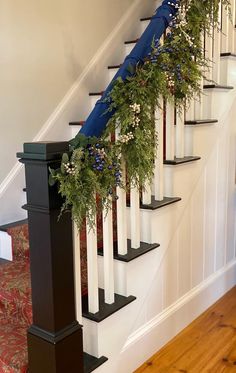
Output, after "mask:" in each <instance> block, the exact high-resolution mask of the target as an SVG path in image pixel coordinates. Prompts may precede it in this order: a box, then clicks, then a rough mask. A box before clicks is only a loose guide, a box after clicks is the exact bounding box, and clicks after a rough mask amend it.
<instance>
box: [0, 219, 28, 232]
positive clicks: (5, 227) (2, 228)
mask: <svg viewBox="0 0 236 373" xmlns="http://www.w3.org/2000/svg"><path fill="white" fill-rule="evenodd" d="M23 224H28V219H23V220H18V221H15V222H13V223H9V224H4V225H1V226H0V231H4V232H6V231H7V230H8V229H9V228H14V227H18V226H20V225H23Z"/></svg>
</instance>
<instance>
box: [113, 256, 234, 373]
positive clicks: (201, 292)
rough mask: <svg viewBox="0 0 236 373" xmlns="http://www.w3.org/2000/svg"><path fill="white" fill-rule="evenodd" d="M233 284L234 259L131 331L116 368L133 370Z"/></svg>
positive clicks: (127, 372) (122, 370) (124, 371)
mask: <svg viewBox="0 0 236 373" xmlns="http://www.w3.org/2000/svg"><path fill="white" fill-rule="evenodd" d="M235 284H236V260H234V261H232V262H231V263H229V264H228V265H227V266H225V267H224V268H222V269H220V270H219V271H217V272H216V273H214V274H213V275H212V276H210V277H209V278H208V279H207V280H205V281H203V282H202V283H201V284H200V285H198V286H197V287H195V288H194V289H192V290H191V291H190V292H188V293H187V294H186V295H184V296H183V297H182V298H180V299H179V300H178V301H177V302H175V303H174V304H172V305H171V306H170V307H168V308H167V309H166V310H164V311H163V312H162V313H161V314H159V315H157V316H156V317H155V318H153V319H152V320H150V321H149V322H147V323H146V324H145V325H143V326H142V327H141V328H139V329H138V330H137V331H135V332H134V333H133V334H132V335H131V336H130V337H129V338H128V340H127V342H126V344H125V346H124V348H123V350H122V352H121V355H120V359H119V363H118V369H117V372H118V371H120V372H123V373H131V372H133V371H134V370H135V369H137V368H138V367H139V366H140V365H141V364H142V363H144V362H145V361H146V360H147V359H148V358H150V357H151V356H152V355H153V354H154V353H155V352H157V351H158V350H159V349H160V348H161V347H163V346H164V345H165V344H166V343H167V342H169V341H170V340H171V339H172V338H174V337H175V336H176V335H177V334H178V333H179V332H180V331H181V330H183V329H184V328H185V327H186V326H187V325H189V324H190V323H191V322H192V321H193V320H194V319H196V318H197V317H198V316H199V315H201V314H202V313H203V312H204V311H205V310H206V309H207V308H209V307H210V306H211V305H212V304H214V303H215V302H216V301H217V300H218V299H219V298H221V297H222V296H223V295H224V294H225V293H226V292H227V291H229V290H230V289H231V288H232V287H233V286H234V285H235Z"/></svg>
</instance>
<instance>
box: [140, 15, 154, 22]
mask: <svg viewBox="0 0 236 373" xmlns="http://www.w3.org/2000/svg"><path fill="white" fill-rule="evenodd" d="M152 17H153V16H149V17H142V18H140V21H141V22H143V21H151V19H152Z"/></svg>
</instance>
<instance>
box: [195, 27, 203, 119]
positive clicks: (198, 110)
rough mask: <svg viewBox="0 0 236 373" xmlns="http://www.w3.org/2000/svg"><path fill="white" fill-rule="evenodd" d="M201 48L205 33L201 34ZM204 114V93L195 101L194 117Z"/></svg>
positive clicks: (201, 81) (200, 117)
mask: <svg viewBox="0 0 236 373" xmlns="http://www.w3.org/2000/svg"><path fill="white" fill-rule="evenodd" d="M200 43H201V48H203V45H204V34H202V35H201V42H200ZM199 83H200V87H201V88H202V89H203V78H201V79H200V82H199ZM202 114H203V97H202V94H200V96H197V97H196V98H195V101H194V119H202Z"/></svg>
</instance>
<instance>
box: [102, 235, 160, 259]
mask: <svg viewBox="0 0 236 373" xmlns="http://www.w3.org/2000/svg"><path fill="white" fill-rule="evenodd" d="M127 242H128V253H127V254H126V255H120V254H118V248H117V242H114V259H116V260H119V261H121V262H126V263H129V262H131V261H132V260H134V259H137V258H139V257H140V256H141V255H144V254H146V253H148V252H150V251H152V250H154V249H157V248H158V247H160V245H159V244H157V243H154V244H148V243H146V242H140V247H139V248H138V249H133V248H131V240H127ZM98 255H100V256H103V248H101V249H99V250H98Z"/></svg>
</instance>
